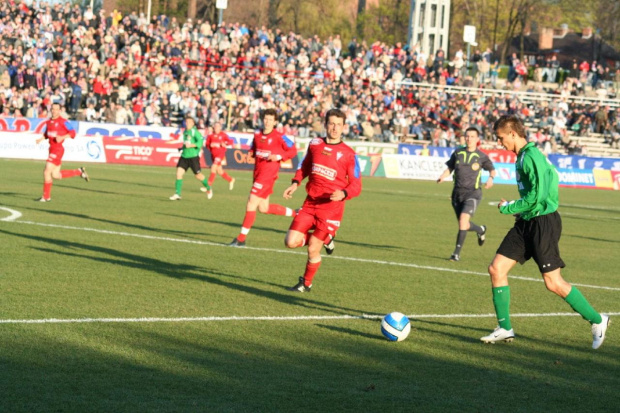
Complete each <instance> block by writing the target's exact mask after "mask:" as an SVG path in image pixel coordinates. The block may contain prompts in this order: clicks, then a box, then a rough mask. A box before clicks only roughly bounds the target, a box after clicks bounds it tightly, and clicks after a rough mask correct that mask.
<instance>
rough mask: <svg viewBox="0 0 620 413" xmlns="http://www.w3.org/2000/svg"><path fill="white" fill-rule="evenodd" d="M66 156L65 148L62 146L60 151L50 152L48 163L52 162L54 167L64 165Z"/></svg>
mask: <svg viewBox="0 0 620 413" xmlns="http://www.w3.org/2000/svg"><path fill="white" fill-rule="evenodd" d="M64 154H65V148H63V147H62V146H60V147H59V148H58V149H55V150H53V151H50V153H49V155H48V157H47V162H51V163H53V164H54V165H60V164H62V157H63V155H64Z"/></svg>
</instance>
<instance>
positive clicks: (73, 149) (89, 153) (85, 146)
mask: <svg viewBox="0 0 620 413" xmlns="http://www.w3.org/2000/svg"><path fill="white" fill-rule="evenodd" d="M40 137H41V135H40V134H38V133H30V132H0V158H13V159H40V160H46V159H47V156H48V154H49V143H48V142H47V140H44V141H43V142H41V143H40V144H38V145H37V144H36V140H37V139H38V138H40ZM63 146H64V148H65V154H64V156H63V158H62V160H63V161H67V162H100V163H105V162H106V157H105V151H104V150H103V142H102V139H101V137H100V136H84V135H76V136H75V139H66V140H65V141H64V145H63Z"/></svg>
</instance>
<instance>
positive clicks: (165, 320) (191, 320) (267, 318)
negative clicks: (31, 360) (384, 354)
mask: <svg viewBox="0 0 620 413" xmlns="http://www.w3.org/2000/svg"><path fill="white" fill-rule="evenodd" d="M604 314H607V315H610V316H612V315H613V316H616V315H620V312H608V313H604ZM577 316H579V314H577V313H574V312H571V313H516V314H510V317H513V318H514V317H516V318H534V317H577ZM383 317H384V316H383V315H376V314H362V315H346V314H343V315H335V316H320V315H315V316H313V315H309V316H228V317H138V318H67V319H63V318H44V319H38V320H36V319H32V320H28V319H24V320H11V319H8V320H2V319H0V324H79V323H195V322H218V321H322V320H381V319H382V318H383ZM407 317H408V318H409V319H413V320H415V319H433V318H495V317H497V316H496V315H495V314H409V315H407Z"/></svg>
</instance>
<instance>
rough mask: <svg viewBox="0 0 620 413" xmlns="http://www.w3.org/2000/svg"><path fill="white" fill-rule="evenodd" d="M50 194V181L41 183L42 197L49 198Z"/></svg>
mask: <svg viewBox="0 0 620 413" xmlns="http://www.w3.org/2000/svg"><path fill="white" fill-rule="evenodd" d="M51 196H52V183H51V182H44V183H43V198H45V199H50V197H51Z"/></svg>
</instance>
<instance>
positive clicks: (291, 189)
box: [282, 184, 298, 199]
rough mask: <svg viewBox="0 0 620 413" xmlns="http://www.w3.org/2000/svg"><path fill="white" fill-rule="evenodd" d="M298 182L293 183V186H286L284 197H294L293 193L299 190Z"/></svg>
mask: <svg viewBox="0 0 620 413" xmlns="http://www.w3.org/2000/svg"><path fill="white" fill-rule="evenodd" d="M297 187H298V185H297V184H291V186H289V187H288V188H286V189H285V190H284V195H282V196H283V197H284V199H291V198H292V197H293V194H294V193H295V191H297Z"/></svg>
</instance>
